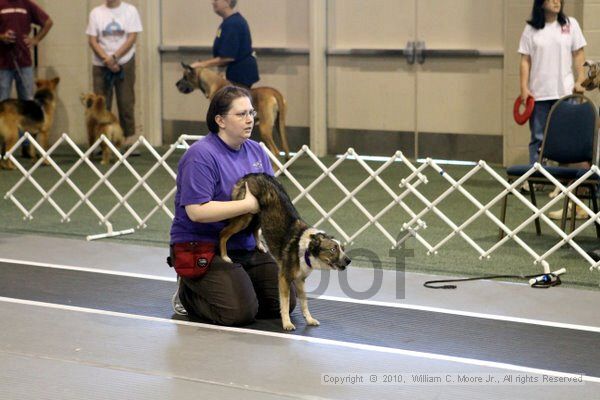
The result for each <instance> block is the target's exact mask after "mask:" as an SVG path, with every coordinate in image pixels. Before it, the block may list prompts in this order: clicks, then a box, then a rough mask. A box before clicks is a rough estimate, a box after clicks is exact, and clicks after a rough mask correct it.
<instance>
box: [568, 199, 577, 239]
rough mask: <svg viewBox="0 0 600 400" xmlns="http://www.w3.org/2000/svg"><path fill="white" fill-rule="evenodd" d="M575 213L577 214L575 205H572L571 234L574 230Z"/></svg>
mask: <svg viewBox="0 0 600 400" xmlns="http://www.w3.org/2000/svg"><path fill="white" fill-rule="evenodd" d="M567 210H568V209H567ZM576 213H577V205H576V204H575V203H573V207H571V232H573V231H574V230H575V214H576Z"/></svg>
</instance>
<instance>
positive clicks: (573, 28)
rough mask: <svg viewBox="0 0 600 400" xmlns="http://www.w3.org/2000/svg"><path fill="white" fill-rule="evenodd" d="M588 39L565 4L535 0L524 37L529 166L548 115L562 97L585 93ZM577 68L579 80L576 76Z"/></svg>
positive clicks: (535, 157) (523, 86)
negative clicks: (529, 105) (530, 104)
mask: <svg viewBox="0 0 600 400" xmlns="http://www.w3.org/2000/svg"><path fill="white" fill-rule="evenodd" d="M586 44H587V43H586V41H585V38H584V37H583V33H582V32H581V28H580V27H579V23H578V22H577V20H576V19H575V18H572V17H567V16H566V15H565V14H564V12H563V1H562V0H534V2H533V9H532V11H531V19H530V20H529V21H527V25H525V30H524V31H523V34H522V35H521V41H520V43H519V53H520V54H521V66H520V80H521V100H522V101H523V102H524V101H526V100H527V97H529V96H533V98H534V99H535V107H534V109H533V113H532V114H531V117H530V118H529V129H530V130H531V141H530V143H529V163H530V164H533V163H535V162H536V161H537V160H538V154H539V150H540V146H541V145H542V140H543V138H544V129H545V126H546V120H547V119H548V113H549V112H550V108H551V107H552V105H553V104H554V103H555V102H556V101H557V100H558V99H560V98H561V97H564V96H566V95H569V94H572V93H583V92H584V88H583V87H582V86H581V83H582V82H583V81H584V80H585V74H584V68H583V63H584V62H585V54H584V50H583V48H584V46H585V45H586ZM573 66H575V70H576V73H577V74H576V75H577V79H576V80H575V77H574V76H573Z"/></svg>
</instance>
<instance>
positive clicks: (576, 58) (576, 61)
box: [573, 47, 586, 93]
mask: <svg viewBox="0 0 600 400" xmlns="http://www.w3.org/2000/svg"><path fill="white" fill-rule="evenodd" d="M584 63H585V52H584V51H583V47H582V48H580V49H579V50H575V51H574V52H573V65H574V67H575V73H576V74H577V80H576V81H575V86H574V87H573V93H583V92H585V89H584V88H583V86H582V85H581V84H582V83H583V81H584V80H585V78H586V76H585V69H584V67H583V64H584Z"/></svg>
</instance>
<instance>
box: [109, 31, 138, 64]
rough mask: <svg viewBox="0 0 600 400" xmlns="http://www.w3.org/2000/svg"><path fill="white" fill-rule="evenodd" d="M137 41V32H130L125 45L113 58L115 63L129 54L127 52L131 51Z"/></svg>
mask: <svg viewBox="0 0 600 400" xmlns="http://www.w3.org/2000/svg"><path fill="white" fill-rule="evenodd" d="M136 40H137V33H136V32H130V33H128V34H127V39H126V40H125V43H123V46H121V47H119V49H118V50H117V51H115V54H113V56H114V58H115V61H119V58H121V57H123V56H124V55H125V54H127V52H128V51H129V50H131V48H132V47H133V45H134V44H135V41H136Z"/></svg>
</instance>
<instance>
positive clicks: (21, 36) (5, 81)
mask: <svg viewBox="0 0 600 400" xmlns="http://www.w3.org/2000/svg"><path fill="white" fill-rule="evenodd" d="M32 24H33V25H38V26H39V27H41V29H40V31H39V32H38V33H37V34H36V35H35V36H30V34H31V25H32ZM52 24H53V22H52V19H51V18H50V17H49V16H48V14H46V12H45V11H44V10H42V9H41V8H40V7H39V6H38V5H37V4H36V3H34V2H33V1H31V0H0V101H2V100H4V99H7V98H8V97H10V92H11V89H12V82H13V81H15V82H16V86H17V95H18V98H19V99H22V100H32V99H33V66H32V65H33V63H32V60H31V49H32V48H33V47H34V46H37V45H38V43H39V42H40V41H41V40H42V39H43V38H44V37H45V36H46V34H47V33H48V32H49V31H50V28H52Z"/></svg>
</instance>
